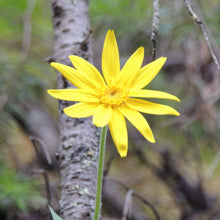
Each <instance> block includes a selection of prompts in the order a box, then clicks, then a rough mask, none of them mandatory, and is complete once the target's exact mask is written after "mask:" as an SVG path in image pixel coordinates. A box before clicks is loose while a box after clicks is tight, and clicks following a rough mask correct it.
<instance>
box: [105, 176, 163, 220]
mask: <svg viewBox="0 0 220 220" xmlns="http://www.w3.org/2000/svg"><path fill="white" fill-rule="evenodd" d="M105 180H107V181H112V182H114V183H117V184H119V185H120V186H122V187H123V188H125V189H126V190H132V189H131V187H129V186H128V185H127V184H125V183H123V182H121V181H119V180H116V179H112V178H105ZM132 195H133V196H135V197H136V198H138V199H140V200H141V201H142V202H144V203H145V204H146V205H148V206H149V207H150V208H151V210H152V212H153V213H154V215H155V216H156V219H157V220H161V217H160V215H159V213H158V211H157V209H156V208H155V207H154V205H153V204H152V203H151V202H149V201H148V200H147V199H145V198H144V197H143V196H142V195H140V194H139V193H138V192H136V191H134V190H132Z"/></svg>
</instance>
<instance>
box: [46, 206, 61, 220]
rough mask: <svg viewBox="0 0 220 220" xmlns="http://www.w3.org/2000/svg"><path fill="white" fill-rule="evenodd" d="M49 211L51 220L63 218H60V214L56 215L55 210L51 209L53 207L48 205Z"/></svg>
mask: <svg viewBox="0 0 220 220" xmlns="http://www.w3.org/2000/svg"><path fill="white" fill-rule="evenodd" d="M49 209H50V212H51V214H52V217H53V220H63V219H62V218H60V216H58V215H57V214H56V212H54V211H53V209H52V208H51V207H50V206H49Z"/></svg>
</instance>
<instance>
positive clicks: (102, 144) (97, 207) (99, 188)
mask: <svg viewBox="0 0 220 220" xmlns="http://www.w3.org/2000/svg"><path fill="white" fill-rule="evenodd" d="M107 130H108V127H107V126H105V127H103V128H102V132H101V137H100V144H99V167H98V176H97V187H96V201H95V214H94V220H98V219H99V215H100V207H101V198H102V178H103V163H104V156H105V141H106V134H107Z"/></svg>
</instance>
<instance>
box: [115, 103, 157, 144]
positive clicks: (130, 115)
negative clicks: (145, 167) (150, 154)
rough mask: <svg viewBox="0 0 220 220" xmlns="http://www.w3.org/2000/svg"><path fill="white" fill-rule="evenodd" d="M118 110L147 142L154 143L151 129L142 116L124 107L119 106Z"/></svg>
mask: <svg viewBox="0 0 220 220" xmlns="http://www.w3.org/2000/svg"><path fill="white" fill-rule="evenodd" d="M119 110H120V112H121V113H122V114H123V115H124V116H125V117H126V118H127V119H128V120H129V121H130V122H131V123H132V124H133V125H134V126H135V127H136V128H137V130H138V131H139V132H140V133H141V134H142V135H143V136H144V137H145V138H146V139H147V140H148V141H150V142H151V143H155V139H154V136H153V133H152V131H151V128H150V126H149V124H148V123H147V121H146V119H145V118H144V117H143V115H142V114H140V113H139V112H137V111H135V110H133V109H131V108H129V107H128V106H126V105H122V106H120V108H119Z"/></svg>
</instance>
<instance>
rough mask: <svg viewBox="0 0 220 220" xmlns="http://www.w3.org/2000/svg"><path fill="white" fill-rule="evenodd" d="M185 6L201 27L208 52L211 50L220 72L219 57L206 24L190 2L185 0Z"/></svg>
mask: <svg viewBox="0 0 220 220" xmlns="http://www.w3.org/2000/svg"><path fill="white" fill-rule="evenodd" d="M184 4H185V7H186V9H187V11H188V13H189V14H190V15H191V17H192V19H193V20H194V21H195V22H196V23H197V24H198V25H199V27H200V29H201V31H202V33H203V36H204V38H205V42H206V45H207V47H208V50H209V52H210V54H211V56H212V58H213V60H214V62H215V64H216V66H217V69H218V71H220V64H219V61H218V59H217V56H216V55H215V52H214V50H213V48H212V43H211V41H210V39H209V36H208V28H207V27H206V26H205V24H204V23H203V22H202V20H201V19H200V18H199V17H198V15H197V14H196V12H195V11H194V10H193V8H192V5H191V4H190V2H189V0H184ZM209 32H210V31H209Z"/></svg>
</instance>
